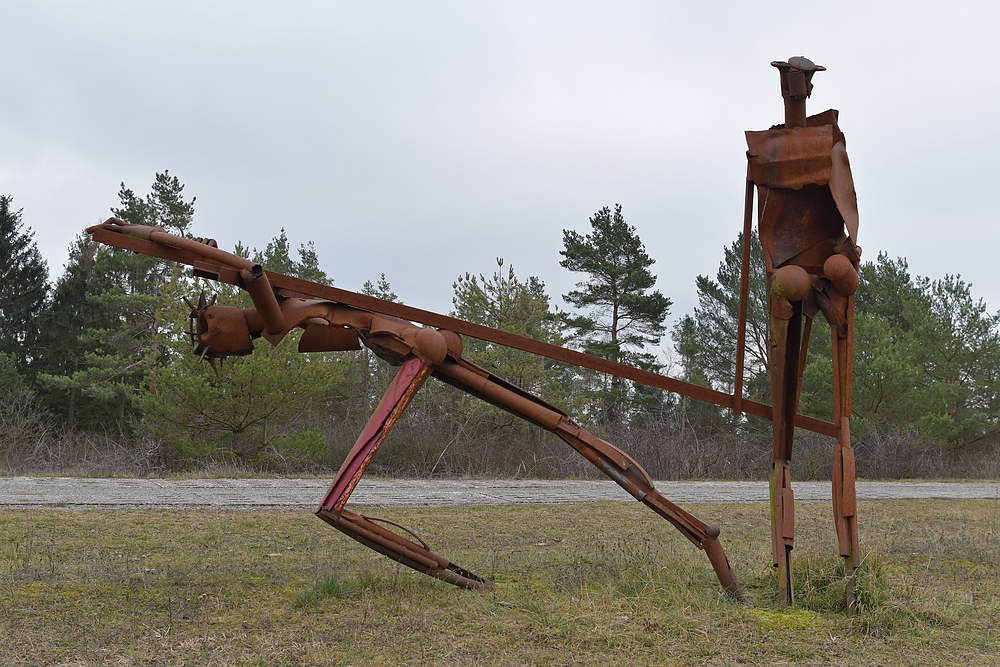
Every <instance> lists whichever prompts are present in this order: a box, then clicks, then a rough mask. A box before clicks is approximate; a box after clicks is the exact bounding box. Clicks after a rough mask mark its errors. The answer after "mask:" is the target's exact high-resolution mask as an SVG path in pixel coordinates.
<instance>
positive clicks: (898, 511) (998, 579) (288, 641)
mask: <svg viewBox="0 0 1000 667" xmlns="http://www.w3.org/2000/svg"><path fill="white" fill-rule="evenodd" d="M690 509H692V510H693V511H694V513H695V514H696V515H697V516H699V517H700V518H702V519H704V520H707V521H710V522H717V523H719V524H720V525H721V526H722V527H723V535H722V539H723V540H724V543H725V545H726V549H727V551H728V554H729V557H730V560H731V561H732V562H733V564H734V566H735V569H736V573H737V576H738V577H739V578H740V581H741V583H742V584H743V586H744V589H745V591H746V593H747V599H746V601H745V602H743V603H740V602H734V601H732V600H730V599H727V598H726V597H724V596H723V595H722V594H721V593H720V592H719V587H718V582H717V581H716V580H715V578H714V575H713V573H712V570H711V568H710V566H709V564H708V560H707V558H705V556H704V554H703V553H702V552H699V551H697V550H696V549H695V548H694V547H692V546H691V545H690V543H688V542H687V541H686V540H684V539H683V538H682V537H681V536H680V535H679V534H678V533H677V532H676V531H674V530H673V529H672V528H671V527H670V526H669V525H668V524H666V523H665V522H663V521H662V520H660V519H658V518H657V517H656V516H654V515H653V514H652V513H651V512H649V511H648V510H645V508H643V507H641V506H639V505H638V504H633V503H604V504H592V505H562V506H527V505H519V506H497V507H473V508H468V507H466V508H457V509H434V510H391V511H390V510H380V511H379V512H378V514H379V515H380V516H384V517H387V518H391V519H393V520H395V521H398V522H400V523H403V524H404V525H407V526H408V527H410V528H413V529H415V530H416V532H418V533H419V534H420V535H421V536H422V537H423V538H424V539H425V540H426V541H427V542H428V543H429V544H430V546H431V547H432V548H434V549H435V550H436V551H438V552H439V553H441V554H443V555H445V556H447V557H449V558H451V559H452V560H454V561H455V562H457V563H458V564H460V565H462V566H465V567H468V568H470V569H472V570H474V571H476V572H478V573H480V574H483V575H486V576H489V577H491V578H493V579H494V580H495V581H496V582H497V587H496V588H495V589H494V590H491V591H465V590H460V589H456V588H454V587H452V586H450V585H447V584H444V583H442V582H439V581H437V580H434V579H430V578H428V577H425V576H423V575H419V574H416V573H412V572H411V571H409V570H407V569H405V568H401V567H399V566H397V565H396V564H395V563H392V562H391V561H389V560H387V559H385V558H383V557H381V556H379V555H377V554H375V553H374V552H371V551H369V550H367V549H365V548H363V547H361V546H359V545H356V544H355V543H353V542H352V541H350V540H349V539H348V538H346V537H345V536H343V535H341V534H340V533H338V532H336V531H334V530H332V529H331V528H329V527H328V526H326V525H325V524H323V523H322V522H320V521H319V520H318V519H316V518H315V517H313V516H312V515H311V514H310V513H309V512H236V511H224V512H211V511H174V512H151V511H143V512H132V511H66V510H45V511H21V510H17V511H2V512H0V540H2V542H0V664H2V665H12V666H13V665H31V666H35V665H261V666H265V665H266V666H271V665H275V666H281V665H419V664H439V665H529V664H552V665H619V664H620V665H632V664H634V665H645V664H663V665H789V664H795V665H799V664H801V665H819V664H829V665H848V664H851V665H887V664H900V665H936V666H941V665H953V664H954V665H964V666H966V667H972V666H978V665H1000V629H998V628H1000V502H998V501H995V500H993V501H940V500H937V501H877V502H864V503H861V507H860V515H861V519H862V545H863V547H862V548H863V551H864V563H863V565H862V568H861V571H860V574H859V599H860V600H861V602H862V610H861V613H860V614H859V615H857V616H855V617H848V616H847V615H845V613H844V608H843V582H842V579H841V573H840V572H839V568H840V559H839V558H837V557H835V543H834V535H833V528H832V521H831V520H830V511H831V510H830V508H829V506H828V505H826V504H819V503H811V504H809V503H801V504H799V506H798V517H797V519H798V520H797V543H796V550H795V557H796V560H795V563H796V571H795V576H796V584H797V589H798V592H799V600H798V603H797V605H796V606H795V607H794V608H792V609H787V610H785V609H779V608H777V607H776V606H775V604H774V601H775V597H776V582H775V579H774V573H773V571H772V568H771V567H770V564H769V560H770V542H769V537H768V530H767V507H766V506H764V505H763V504H760V505H694V506H691V507H690Z"/></svg>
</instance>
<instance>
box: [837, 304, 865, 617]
mask: <svg viewBox="0 0 1000 667" xmlns="http://www.w3.org/2000/svg"><path fill="white" fill-rule="evenodd" d="M833 305H834V307H838V306H839V310H842V311H844V313H843V315H844V316H845V317H844V320H845V321H846V324H847V326H846V327H843V328H842V327H835V326H831V327H830V328H831V330H832V332H833V334H832V336H833V340H832V343H833V401H834V421H835V422H836V423H837V424H838V425H839V426H840V433H839V436H838V439H837V444H836V446H835V447H834V448H833V522H834V525H835V526H836V529H837V542H838V544H839V547H840V555H841V556H842V557H843V558H844V579H845V596H846V598H847V607H848V609H849V610H852V611H854V610H855V609H856V596H855V586H854V571H855V569H856V568H857V567H858V565H860V554H859V537H858V516H857V508H858V503H857V493H856V491H855V468H854V449H853V448H852V447H851V419H850V417H851V376H852V373H851V367H852V363H853V357H854V349H853V348H854V321H853V320H854V297H853V296H852V297H847V298H846V299H845V298H843V297H841V298H839V299H836V300H835V301H834V304H833Z"/></svg>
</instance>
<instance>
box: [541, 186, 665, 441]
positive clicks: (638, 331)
mask: <svg viewBox="0 0 1000 667" xmlns="http://www.w3.org/2000/svg"><path fill="white" fill-rule="evenodd" d="M590 226H591V232H590V233H589V234H586V235H581V234H580V233H578V232H576V231H573V230H569V229H564V230H563V245H564V248H563V250H561V251H560V253H559V254H561V255H562V256H563V259H562V261H560V262H559V265H560V266H562V267H563V268H566V269H569V270H570V271H572V272H574V273H584V274H587V276H588V279H587V280H585V281H583V282H579V283H577V285H576V287H577V289H575V290H573V291H571V292H570V293H569V294H566V295H564V296H563V298H564V299H565V300H566V301H567V302H568V303H570V304H572V305H573V306H574V307H576V308H578V309H580V310H583V311H585V314H582V315H577V316H574V317H568V318H566V326H567V330H568V331H569V332H570V333H571V337H572V338H573V339H575V340H577V341H578V342H579V343H580V344H581V345H582V347H583V349H584V351H586V352H588V353H590V354H594V355H597V356H600V357H604V358H605V359H610V360H612V361H617V362H621V363H626V364H631V365H634V366H639V367H641V368H647V369H655V368H657V363H656V359H655V357H654V356H653V355H652V354H649V353H647V352H645V351H644V350H645V347H646V346H647V345H655V344H658V343H659V342H660V339H661V338H662V336H663V334H664V332H665V329H664V325H663V322H664V320H665V319H666V317H667V314H668V313H669V310H670V305H671V302H670V299H669V298H667V297H665V296H664V295H663V294H661V293H660V292H659V291H658V290H654V289H653V285H655V284H656V277H655V276H654V275H653V274H652V272H651V271H650V270H649V267H651V266H652V265H653V263H654V261H655V260H653V259H652V258H651V257H650V256H649V255H648V254H647V253H646V249H645V247H644V246H643V244H642V241H641V240H640V239H639V236H638V234H637V233H636V229H635V227H634V226H632V225H629V224H628V223H627V222H625V218H624V216H623V215H622V207H621V204H616V205H615V210H614V212H613V213H612V211H611V210H610V209H609V208H607V207H604V208H602V209H601V210H600V211H598V212H597V213H595V214H594V216H593V217H591V218H590ZM599 393H600V394H602V396H601V399H600V401H601V403H602V404H603V405H602V408H601V411H602V412H603V414H602V415H601V416H600V417H599V420H602V421H607V422H615V421H617V420H618V418H619V416H620V415H621V413H622V411H623V410H624V409H625V408H626V406H625V402H626V400H627V392H626V391H625V385H624V384H623V383H622V381H621V380H620V379H619V378H617V377H612V378H611V379H610V382H609V385H608V388H607V389H606V390H603V391H600V392H599Z"/></svg>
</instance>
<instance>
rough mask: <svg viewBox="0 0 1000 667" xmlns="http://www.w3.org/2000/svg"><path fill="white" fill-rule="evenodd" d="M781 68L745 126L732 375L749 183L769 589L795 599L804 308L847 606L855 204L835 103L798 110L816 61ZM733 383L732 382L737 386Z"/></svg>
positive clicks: (852, 541) (854, 550)
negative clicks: (773, 575)
mask: <svg viewBox="0 0 1000 667" xmlns="http://www.w3.org/2000/svg"><path fill="white" fill-rule="evenodd" d="M771 64H772V65H773V66H774V67H776V68H778V71H779V72H780V74H781V94H782V97H783V98H784V101H785V123H784V125H776V126H775V127H772V128H771V129H770V130H765V131H763V132H747V133H746V136H747V145H748V147H749V150H748V151H747V159H748V163H749V164H748V169H747V200H746V219H745V221H744V234H743V238H744V248H743V255H744V271H743V280H742V285H741V313H740V326H741V330H740V332H739V343H738V346H739V347H738V356H737V372H736V381H737V383H742V374H743V373H742V361H743V357H742V355H743V335H744V331H745V321H746V309H745V304H746V292H747V268H748V260H749V250H750V248H749V239H750V229H749V228H750V223H751V217H752V211H753V194H754V192H753V191H754V188H756V190H757V195H758V196H757V199H758V206H757V221H758V223H757V227H758V233H759V235H760V241H761V246H762V247H763V250H764V262H765V265H766V267H765V268H766V270H767V295H768V310H769V324H768V331H769V338H770V340H769V343H770V349H769V357H768V361H769V369H768V370H769V374H770V377H771V397H772V399H771V400H772V406H773V411H772V415H771V424H772V432H773V440H774V469H773V472H772V473H771V477H770V489H771V547H772V555H773V559H774V565H775V566H776V567H777V568H778V597H779V599H780V601H781V602H782V603H786V604H791V603H792V601H793V599H794V589H793V586H792V569H791V551H792V547H793V544H794V534H795V509H794V505H793V494H792V486H791V470H790V463H791V460H792V438H793V435H794V431H795V429H794V418H795V414H796V412H797V409H798V400H799V393H800V391H801V385H802V372H803V370H804V368H805V362H806V352H807V349H808V346H809V333H810V330H811V327H812V320H813V317H815V315H816V314H817V313H820V312H821V313H823V316H824V317H825V318H826V319H827V321H828V322H829V323H830V329H831V330H832V332H833V333H832V337H833V346H832V349H833V393H834V396H833V413H834V420H833V424H834V426H835V427H836V434H835V435H836V437H837V445H836V446H835V447H834V462H833V506H834V507H833V513H834V523H835V525H836V529H837V538H838V542H839V544H840V554H841V556H843V557H844V559H845V561H844V563H845V566H844V571H845V575H846V579H847V599H848V604H849V605H850V606H853V596H854V586H853V572H854V569H855V568H856V567H857V566H858V564H859V560H858V558H859V554H858V524H857V515H856V506H857V503H856V500H855V490H854V450H853V449H852V448H851V435H850V434H851V430H850V415H851V366H852V359H853V347H854V292H855V291H856V290H857V289H858V284H859V277H858V263H859V261H860V256H861V248H860V247H858V246H857V245H856V243H857V237H858V205H857V195H856V194H855V191H854V180H853V178H852V176H851V167H850V163H849V162H848V160H847V150H846V148H845V140H844V135H843V133H842V132H841V131H840V127H839V126H838V125H837V118H838V112H837V111H835V110H832V109H831V110H829V111H824V112H823V113H821V114H818V115H815V116H809V117H807V116H806V99H807V98H808V97H809V95H810V93H811V92H812V77H813V74H814V73H815V72H819V71H823V70H824V69H825V68H824V67H822V66H820V65H816V64H814V63H813V62H812V61H810V60H809V59H807V58H802V57H797V58H790V59H789V60H788V62H773V63H771ZM739 393H740V390H737V391H736V394H737V395H738V394H739Z"/></svg>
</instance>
